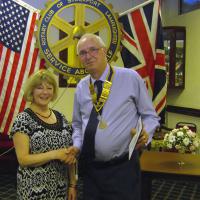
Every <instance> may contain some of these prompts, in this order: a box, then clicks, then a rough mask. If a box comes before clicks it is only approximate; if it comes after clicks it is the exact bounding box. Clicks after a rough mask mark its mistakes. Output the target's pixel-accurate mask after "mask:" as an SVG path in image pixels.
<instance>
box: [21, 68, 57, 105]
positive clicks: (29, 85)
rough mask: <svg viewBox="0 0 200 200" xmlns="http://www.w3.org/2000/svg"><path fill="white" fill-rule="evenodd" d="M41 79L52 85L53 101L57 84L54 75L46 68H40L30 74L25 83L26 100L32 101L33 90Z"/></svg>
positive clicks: (55, 96)
mask: <svg viewBox="0 0 200 200" xmlns="http://www.w3.org/2000/svg"><path fill="white" fill-rule="evenodd" d="M43 81H46V82H47V83H48V84H50V85H52V86H53V98H52V101H54V100H55V99H56V98H57V96H58V85H57V82H56V80H55V78H54V75H53V74H52V73H51V72H50V71H48V70H46V69H41V70H39V71H37V72H36V73H34V74H32V75H31V76H30V77H29V78H28V80H27V81H26V83H25V87H24V98H25V100H26V101H29V102H33V90H34V89H35V88H36V87H37V86H38V85H40V84H41V83H42V82H43Z"/></svg>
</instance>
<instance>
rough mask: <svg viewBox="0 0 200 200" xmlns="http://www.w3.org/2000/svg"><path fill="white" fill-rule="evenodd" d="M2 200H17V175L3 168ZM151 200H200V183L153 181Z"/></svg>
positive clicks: (1, 170) (0, 194)
mask: <svg viewBox="0 0 200 200" xmlns="http://www.w3.org/2000/svg"><path fill="white" fill-rule="evenodd" d="M0 164H1V163H0ZM0 200H16V174H15V173H14V172H13V171H11V170H7V169H2V168H1V169H0ZM123 200H125V199H123ZM151 200H200V183H194V182H177V181H174V180H167V181H166V180H164V179H162V180H153V182H152V198H151Z"/></svg>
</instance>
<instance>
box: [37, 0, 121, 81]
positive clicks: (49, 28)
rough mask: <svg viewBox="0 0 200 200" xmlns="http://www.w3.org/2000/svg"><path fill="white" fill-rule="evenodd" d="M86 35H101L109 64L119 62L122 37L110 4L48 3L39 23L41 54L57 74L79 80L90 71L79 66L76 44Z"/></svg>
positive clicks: (64, 0)
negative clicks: (117, 60) (118, 55)
mask: <svg viewBox="0 0 200 200" xmlns="http://www.w3.org/2000/svg"><path fill="white" fill-rule="evenodd" d="M55 33H57V34H55ZM84 33H95V34H98V35H100V36H101V37H102V38H103V39H104V41H105V43H106V45H107V48H108V52H107V59H108V61H109V62H111V61H113V60H115V59H116V53H117V51H118V49H119V45H120V35H121V34H120V28H119V23H118V19H117V16H116V14H115V13H113V12H112V7H111V5H107V4H106V3H105V2H104V1H103V0H98V1H97V0H96V1H95V0H55V1H49V2H48V3H47V5H46V9H45V10H43V11H41V18H40V20H39V21H38V30H37V33H36V35H37V44H38V46H39V49H40V55H41V56H42V57H43V58H44V59H45V61H46V63H47V65H48V66H50V67H52V68H53V69H54V70H55V71H56V72H58V73H61V74H63V75H65V76H68V77H73V78H75V79H80V78H82V77H83V76H85V75H86V74H87V71H86V70H85V69H84V68H83V67H82V66H81V65H80V63H79V59H78V57H77V54H76V44H77V42H78V40H79V39H80V37H81V36H82V35H83V34H84ZM55 35H57V36H55Z"/></svg>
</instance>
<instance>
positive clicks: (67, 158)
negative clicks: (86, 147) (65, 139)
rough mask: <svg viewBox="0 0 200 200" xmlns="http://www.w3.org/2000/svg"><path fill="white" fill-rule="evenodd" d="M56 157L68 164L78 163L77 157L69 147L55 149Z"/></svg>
mask: <svg viewBox="0 0 200 200" xmlns="http://www.w3.org/2000/svg"><path fill="white" fill-rule="evenodd" d="M55 154H56V155H55V156H56V159H58V160H60V161H61V162H64V163H66V164H74V163H76V157H75V155H74V153H72V152H70V151H69V150H68V149H67V148H63V149H58V150H55Z"/></svg>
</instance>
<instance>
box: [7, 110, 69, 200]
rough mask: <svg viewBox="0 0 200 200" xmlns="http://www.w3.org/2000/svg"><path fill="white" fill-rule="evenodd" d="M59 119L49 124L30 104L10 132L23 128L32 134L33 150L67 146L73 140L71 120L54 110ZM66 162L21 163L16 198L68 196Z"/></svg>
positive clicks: (59, 198)
mask: <svg viewBox="0 0 200 200" xmlns="http://www.w3.org/2000/svg"><path fill="white" fill-rule="evenodd" d="M53 112H54V114H55V115H56V118H57V123H55V124H47V123H45V122H43V121H42V120H41V119H39V118H38V117H37V115H36V114H35V113H34V112H33V111H32V110H31V109H29V108H27V109H25V110H24V112H22V113H19V114H18V116H17V118H16V120H15V122H14V124H13V127H12V130H11V136H12V135H14V134H15V133H16V132H21V133H24V134H26V135H28V136H29V140H30V144H29V145H30V153H31V154H36V153H43V152H47V151H50V150H55V149H59V148H64V147H68V146H69V145H71V143H72V139H71V133H72V129H71V126H70V124H69V123H68V122H67V120H66V119H65V118H64V116H63V115H62V114H61V113H59V112H57V111H55V110H53ZM67 180H68V170H67V165H66V164H64V163H62V162H60V161H58V160H54V161H50V162H49V163H46V164H44V165H41V166H39V167H24V168H22V167H20V166H19V168H18V172H17V195H18V197H17V199H19V200H25V199H26V200H35V199H37V200H42V199H43V200H44V199H45V200H66V198H67V182H68V181H67Z"/></svg>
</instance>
